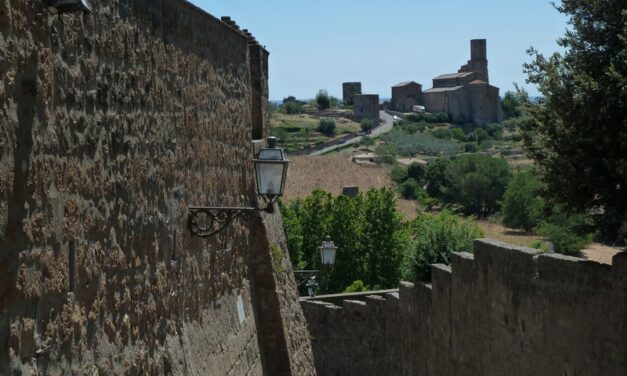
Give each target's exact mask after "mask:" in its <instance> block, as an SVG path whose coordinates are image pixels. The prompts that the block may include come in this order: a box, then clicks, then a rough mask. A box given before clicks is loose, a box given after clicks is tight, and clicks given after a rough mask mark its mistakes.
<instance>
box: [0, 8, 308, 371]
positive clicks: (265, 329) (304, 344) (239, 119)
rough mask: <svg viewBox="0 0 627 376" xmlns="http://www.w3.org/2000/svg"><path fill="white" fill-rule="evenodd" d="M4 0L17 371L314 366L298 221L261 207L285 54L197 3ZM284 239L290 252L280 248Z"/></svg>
mask: <svg viewBox="0 0 627 376" xmlns="http://www.w3.org/2000/svg"><path fill="white" fill-rule="evenodd" d="M92 6H93V12H92V13H89V14H84V13H71V14H65V15H59V16H57V15H53V14H52V13H50V12H49V11H48V9H46V8H45V7H44V5H43V2H42V1H39V0H33V1H24V0H3V1H0V375H9V374H11V375H12V374H46V375H65V374H71V373H72V374H89V375H96V374H107V375H109V374H116V375H117V374H133V375H138V374H142V375H143V374H189V375H234V376H240V375H262V374H265V375H311V374H314V373H315V370H314V368H313V357H312V353H311V348H310V343H309V339H308V336H307V333H306V328H305V323H304V319H303V315H302V311H301V310H300V307H299V306H298V304H297V303H296V302H297V292H296V288H295V283H294V280H293V277H292V276H291V266H290V262H289V259H288V255H287V252H286V247H285V240H284V236H283V233H282V225H281V220H280V217H279V216H278V215H277V214H274V215H268V214H259V215H257V216H255V217H254V218H253V219H251V220H250V221H241V220H240V221H236V222H235V223H234V224H232V225H231V226H230V227H229V228H228V229H227V230H226V231H225V232H224V233H221V234H220V235H218V236H216V237H214V238H211V239H208V240H203V239H198V238H192V237H191V236H190V235H189V233H188V231H187V227H186V220H187V210H188V207H189V206H191V205H208V206H209V205H215V206H217V205H224V206H254V205H257V204H258V203H257V202H256V200H257V199H256V195H255V189H254V182H253V179H254V173H253V168H252V158H253V155H252V144H251V142H252V140H253V139H259V138H262V137H263V136H265V135H267V115H268V113H267V93H268V86H267V72H268V69H267V62H268V53H267V51H266V50H265V49H263V48H262V47H261V46H259V44H258V43H256V41H255V40H254V37H252V35H250V33H248V32H247V31H243V30H242V31H240V30H239V28H238V26H237V25H236V24H235V23H234V22H233V21H231V20H230V19H225V20H223V21H221V20H218V19H216V18H214V17H212V16H211V15H209V14H206V13H205V12H203V11H201V10H199V9H198V8H195V7H194V6H192V5H191V4H189V3H187V2H185V1H182V0H100V1H92ZM271 249H272V251H271Z"/></svg>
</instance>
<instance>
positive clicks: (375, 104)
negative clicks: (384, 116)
mask: <svg viewBox="0 0 627 376" xmlns="http://www.w3.org/2000/svg"><path fill="white" fill-rule="evenodd" d="M365 118H368V119H370V120H372V124H373V126H375V127H376V126H377V125H379V95H377V94H359V95H354V96H353V120H355V121H356V122H360V121H362V120H363V119H365Z"/></svg>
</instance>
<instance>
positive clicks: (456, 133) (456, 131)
mask: <svg viewBox="0 0 627 376" xmlns="http://www.w3.org/2000/svg"><path fill="white" fill-rule="evenodd" d="M451 133H452V136H453V138H454V139H456V140H457V141H462V140H463V139H464V136H465V134H464V131H463V130H462V129H461V128H453V129H452V130H451Z"/></svg>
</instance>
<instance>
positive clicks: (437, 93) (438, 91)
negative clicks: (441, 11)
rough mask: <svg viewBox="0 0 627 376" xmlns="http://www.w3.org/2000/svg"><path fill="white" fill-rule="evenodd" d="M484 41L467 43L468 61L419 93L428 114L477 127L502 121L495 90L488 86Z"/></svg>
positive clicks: (474, 40) (436, 79) (497, 90)
mask: <svg viewBox="0 0 627 376" xmlns="http://www.w3.org/2000/svg"><path fill="white" fill-rule="evenodd" d="M486 51H487V48H486V40H485V39H473V40H471V41H470V60H469V61H468V63H467V64H466V65H463V66H462V67H461V68H460V69H459V71H458V72H457V73H451V74H443V75H441V76H438V77H436V78H434V79H433V88H432V89H429V90H425V91H424V92H423V98H424V105H425V107H426V110H427V111H428V112H445V113H448V114H449V115H450V116H451V119H452V120H453V121H454V122H460V123H464V122H473V123H477V124H484V123H498V122H500V121H501V120H502V113H501V100H500V97H499V88H497V87H495V86H492V85H490V81H489V76H488V60H487V52H486Z"/></svg>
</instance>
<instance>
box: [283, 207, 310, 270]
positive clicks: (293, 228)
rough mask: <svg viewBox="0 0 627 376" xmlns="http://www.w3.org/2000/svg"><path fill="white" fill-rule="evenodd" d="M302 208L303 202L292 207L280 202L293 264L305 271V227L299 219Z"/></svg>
mask: <svg viewBox="0 0 627 376" xmlns="http://www.w3.org/2000/svg"><path fill="white" fill-rule="evenodd" d="M300 206H301V200H295V201H293V202H292V203H291V204H290V205H286V204H284V203H283V202H282V201H279V209H280V210H281V215H282V217H283V230H284V232H285V238H286V240H287V249H288V251H289V253H290V259H291V260H292V264H293V265H294V268H296V269H304V268H305V267H306V262H305V260H304V258H303V227H302V226H301V223H300V218H299V212H300Z"/></svg>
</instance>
